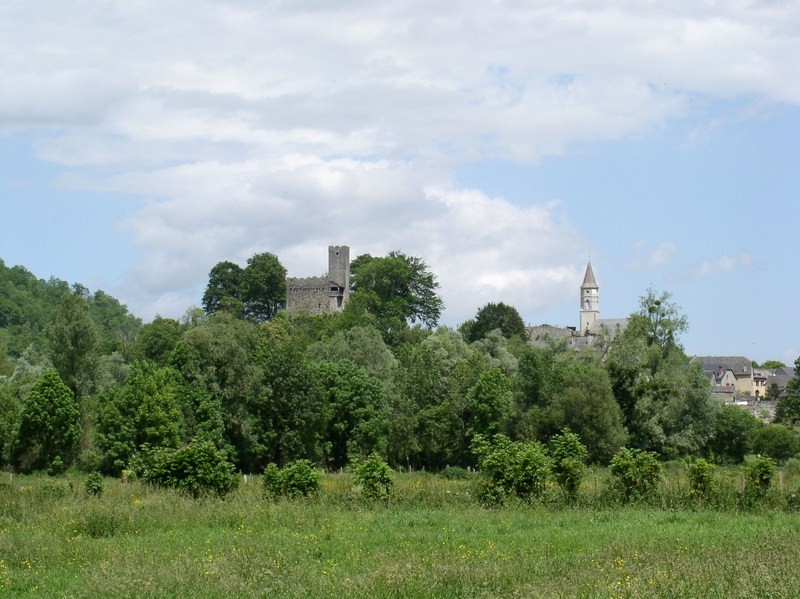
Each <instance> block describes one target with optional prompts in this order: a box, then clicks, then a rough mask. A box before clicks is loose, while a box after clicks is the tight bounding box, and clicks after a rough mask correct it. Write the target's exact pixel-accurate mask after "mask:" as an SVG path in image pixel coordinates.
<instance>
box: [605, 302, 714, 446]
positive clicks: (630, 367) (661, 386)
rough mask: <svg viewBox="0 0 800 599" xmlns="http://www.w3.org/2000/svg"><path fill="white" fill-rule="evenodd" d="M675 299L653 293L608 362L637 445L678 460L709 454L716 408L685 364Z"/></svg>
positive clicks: (703, 382)
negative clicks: (708, 444) (682, 457)
mask: <svg viewBox="0 0 800 599" xmlns="http://www.w3.org/2000/svg"><path fill="white" fill-rule="evenodd" d="M670 297H671V296H670V294H669V293H666V292H664V293H662V294H661V295H656V293H655V292H654V291H653V290H652V289H650V290H648V292H647V295H645V296H644V297H642V298H641V304H640V310H639V312H638V313H636V314H632V315H631V317H630V318H629V321H628V326H627V328H626V329H625V330H624V331H623V332H622V333H620V334H619V335H618V336H617V338H616V339H615V341H614V343H613V345H612V346H611V349H610V351H609V354H608V359H607V362H606V364H607V368H608V372H609V375H610V376H611V383H612V388H613V390H614V396H615V397H616V399H617V402H618V403H619V405H620V407H621V408H622V411H623V414H624V416H625V424H626V426H627V428H628V430H629V431H630V433H631V441H632V444H633V445H635V446H637V447H639V448H641V449H647V450H651V451H656V452H659V453H661V454H662V455H665V456H666V457H672V458H674V457H678V456H680V455H686V454H691V453H700V452H702V451H704V450H705V447H706V444H707V443H708V441H709V439H710V437H711V434H712V431H713V420H714V414H715V408H716V404H714V401H713V399H712V397H711V389H710V388H709V385H708V381H707V379H706V378H705V377H704V376H703V374H702V372H701V371H700V369H699V366H695V367H690V368H687V366H686V364H687V362H688V359H687V357H686V355H685V354H684V352H683V348H682V347H681V345H680V343H679V342H678V335H679V334H680V333H682V332H683V331H685V330H686V327H687V324H686V317H685V316H683V315H682V314H681V313H680V310H679V308H678V307H677V306H676V305H675V304H674V303H673V302H672V301H670Z"/></svg>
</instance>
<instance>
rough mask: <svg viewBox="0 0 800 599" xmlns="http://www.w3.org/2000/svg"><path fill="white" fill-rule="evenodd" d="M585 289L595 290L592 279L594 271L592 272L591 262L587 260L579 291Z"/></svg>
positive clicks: (594, 283)
mask: <svg viewBox="0 0 800 599" xmlns="http://www.w3.org/2000/svg"><path fill="white" fill-rule="evenodd" d="M586 288H595V289H596V288H597V281H595V279H594V271H593V270H592V261H591V260H589V263H588V264H587V265H586V275H584V277H583V284H582V285H581V289H586Z"/></svg>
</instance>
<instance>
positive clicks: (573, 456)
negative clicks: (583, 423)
mask: <svg viewBox="0 0 800 599" xmlns="http://www.w3.org/2000/svg"><path fill="white" fill-rule="evenodd" d="M550 455H551V456H552V458H553V475H554V477H555V479H556V482H557V483H558V486H559V487H561V490H562V491H563V492H564V495H565V496H566V497H567V499H569V500H573V499H575V497H577V495H578V489H580V486H581V480H582V479H583V475H584V473H585V471H586V457H587V455H588V451H587V449H586V446H585V445H584V444H583V443H581V439H580V437H579V436H578V435H576V434H575V433H571V432H569V430H563V431H562V432H561V434H558V435H556V436H555V437H553V438H552V439H551V440H550Z"/></svg>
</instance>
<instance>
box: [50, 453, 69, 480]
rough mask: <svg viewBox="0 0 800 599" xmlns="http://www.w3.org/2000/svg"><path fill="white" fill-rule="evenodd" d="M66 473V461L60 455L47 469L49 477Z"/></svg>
mask: <svg viewBox="0 0 800 599" xmlns="http://www.w3.org/2000/svg"><path fill="white" fill-rule="evenodd" d="M66 471H67V465H66V464H65V463H64V460H62V459H61V456H60V455H57V456H56V457H54V458H53V461H52V462H50V465H49V466H48V467H47V475H48V476H61V475H62V474H64V473H65V472H66Z"/></svg>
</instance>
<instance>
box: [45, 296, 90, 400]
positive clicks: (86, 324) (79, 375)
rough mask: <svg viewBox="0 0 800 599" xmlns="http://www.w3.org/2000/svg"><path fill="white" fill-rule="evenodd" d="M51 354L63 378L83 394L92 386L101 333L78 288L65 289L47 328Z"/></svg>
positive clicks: (67, 383)
mask: <svg viewBox="0 0 800 599" xmlns="http://www.w3.org/2000/svg"><path fill="white" fill-rule="evenodd" d="M46 337H47V344H48V345H47V347H48V356H49V357H50V361H51V362H52V363H53V366H54V367H55V369H56V370H57V371H58V374H59V375H60V376H61V379H62V380H63V381H64V383H65V384H66V385H67V387H69V388H70V389H71V390H72V392H73V393H74V394H75V397H76V398H81V397H82V396H84V395H86V394H87V393H89V392H90V391H91V390H92V384H93V381H94V375H95V365H96V357H97V356H96V353H95V352H96V349H97V346H98V336H97V331H96V329H95V325H94V323H93V322H92V319H91V317H90V315H89V305H88V303H87V300H86V298H85V297H84V295H83V294H81V293H79V292H72V293H65V294H64V295H63V296H62V298H61V300H60V301H59V302H58V305H57V307H56V311H55V316H54V319H53V321H52V322H51V323H50V324H49V325H48V327H47V330H46Z"/></svg>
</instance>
